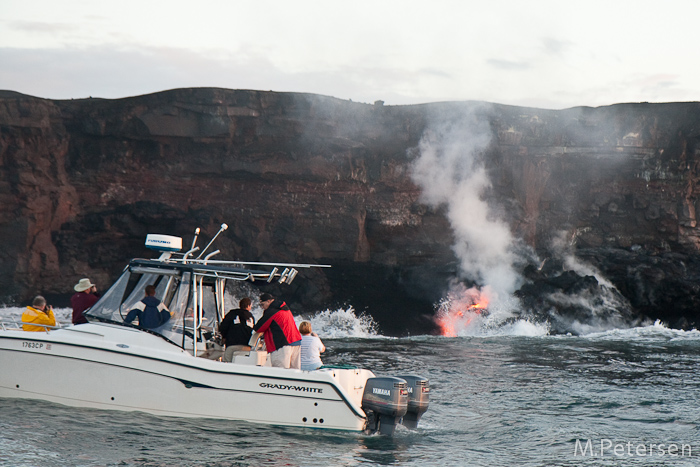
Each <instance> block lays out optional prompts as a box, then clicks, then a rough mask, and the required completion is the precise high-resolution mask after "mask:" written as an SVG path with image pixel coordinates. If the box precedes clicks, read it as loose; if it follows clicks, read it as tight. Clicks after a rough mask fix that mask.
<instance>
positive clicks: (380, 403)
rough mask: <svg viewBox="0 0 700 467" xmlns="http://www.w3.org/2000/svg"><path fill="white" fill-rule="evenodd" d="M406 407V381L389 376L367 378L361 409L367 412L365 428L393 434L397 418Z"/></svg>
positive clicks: (402, 414) (403, 412)
mask: <svg viewBox="0 0 700 467" xmlns="http://www.w3.org/2000/svg"><path fill="white" fill-rule="evenodd" d="M407 408H408V389H407V387H406V381H405V380H403V379H401V378H394V377H391V376H388V377H381V378H369V379H368V380H367V383H366V384H365V391H364V393H363V394H362V409H363V410H364V411H365V413H366V414H367V421H368V423H367V425H368V426H367V430H368V431H370V432H375V431H379V432H380V433H381V434H384V435H393V434H394V430H395V429H396V424H397V423H398V420H399V419H400V418H401V417H403V416H404V415H405V414H406V410H407Z"/></svg>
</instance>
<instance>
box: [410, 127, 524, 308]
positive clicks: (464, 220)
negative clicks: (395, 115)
mask: <svg viewBox="0 0 700 467" xmlns="http://www.w3.org/2000/svg"><path fill="white" fill-rule="evenodd" d="M490 141H491V131H490V128H489V126H488V122H487V121H486V120H485V119H483V118H482V119H479V118H478V117H477V116H475V115H474V114H469V115H466V116H464V117H463V118H460V119H455V120H454V121H452V122H449V123H444V124H442V125H439V126H437V127H434V128H432V129H431V130H428V131H426V132H425V133H424V135H423V137H422V138H421V141H420V143H419V145H418V148H417V151H418V152H419V157H417V159H416V160H415V161H414V164H413V171H412V177H413V180H414V181H415V182H416V184H418V185H419V186H420V187H421V189H422V190H423V193H422V201H424V202H425V203H426V204H428V205H430V206H433V207H441V206H445V207H446V214H447V217H448V220H449V221H450V224H451V225H452V228H453V230H454V236H455V244H454V245H453V249H454V252H455V254H456V255H457V257H458V258H459V260H460V268H461V272H462V274H463V277H464V278H468V279H471V280H473V281H474V282H476V283H477V284H479V285H480V286H482V287H484V288H483V290H482V291H483V292H485V293H487V294H488V295H489V300H490V301H491V303H495V302H497V301H498V297H505V296H508V295H510V294H512V293H513V292H514V291H515V290H517V288H518V287H519V283H520V282H521V279H520V275H519V274H518V273H516V271H515V270H514V267H513V263H514V261H515V259H516V257H515V253H514V251H513V247H512V246H513V244H514V242H513V237H512V235H511V232H510V229H509V227H508V224H507V223H506V222H505V221H503V220H502V219H500V218H499V217H498V216H497V214H496V213H495V212H494V210H493V209H492V208H491V207H490V206H489V204H488V203H487V202H486V201H485V199H484V194H485V192H486V190H488V188H490V186H491V182H490V180H489V178H488V174H487V172H486V169H485V167H484V164H483V159H482V155H483V153H484V151H485V149H486V148H487V147H488V145H489V143H490Z"/></svg>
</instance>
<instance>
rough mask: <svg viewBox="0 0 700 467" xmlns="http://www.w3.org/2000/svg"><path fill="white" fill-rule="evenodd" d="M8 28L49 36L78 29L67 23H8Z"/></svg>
mask: <svg viewBox="0 0 700 467" xmlns="http://www.w3.org/2000/svg"><path fill="white" fill-rule="evenodd" d="M7 26H8V27H9V28H11V29H15V30H17V31H26V32H31V33H47V34H53V33H57V32H69V31H73V30H75V29H76V26H74V25H71V24H67V23H46V22H42V21H8V22H7Z"/></svg>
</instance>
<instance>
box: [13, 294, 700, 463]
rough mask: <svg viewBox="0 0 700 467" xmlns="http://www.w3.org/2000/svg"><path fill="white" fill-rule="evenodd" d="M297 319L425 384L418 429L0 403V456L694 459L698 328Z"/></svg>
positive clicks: (372, 365) (338, 353)
mask: <svg viewBox="0 0 700 467" xmlns="http://www.w3.org/2000/svg"><path fill="white" fill-rule="evenodd" d="M57 311H58V315H59V318H60V319H61V320H64V321H65V320H67V317H68V310H57ZM19 312H21V310H19V309H16V308H6V309H4V310H0V315H1V316H5V317H6V316H18V313H19ZM310 318H311V319H312V324H313V326H314V329H315V330H316V331H317V332H318V333H319V335H320V336H321V338H322V339H323V340H324V342H325V344H326V346H327V348H328V351H327V352H326V354H324V355H323V359H324V362H325V363H328V364H353V365H357V366H361V367H366V368H369V369H372V370H373V371H374V372H375V373H376V374H377V375H398V374H402V373H404V374H406V373H410V374H420V375H423V376H426V377H428V378H429V379H430V384H431V402H430V408H429V410H428V412H427V413H426V414H425V415H424V417H423V418H422V420H421V423H420V425H419V429H418V430H416V431H409V430H407V429H405V428H403V427H399V428H398V429H397V432H396V434H395V436H394V437H391V438H389V437H385V436H381V435H363V434H357V433H349V432H325V431H321V430H312V429H297V428H284V427H274V426H262V425H255V424H251V423H243V422H234V421H222V420H205V419H177V418H161V417H156V416H152V415H148V414H142V413H122V412H110V411H99V410H88V409H76V408H70V407H64V406H61V405H55V404H50V403H45V402H37V401H28V400H15V399H0V465H1V466H12V467H20V466H27V467H29V466H31V467H40V466H47V467H48V466H51V467H53V466H86V467H87V466H211V467H215V466H216V467H223V466H355V465H401V466H404V465H409V466H410V465H415V466H426V465H429V466H509V467H511V466H580V465H583V466H601V465H603V466H606V465H608V466H628V465H629V466H660V465H668V466H696V465H700V408H699V403H698V397H699V396H700V376H699V375H698V372H699V370H700V332H698V331H678V330H672V329H668V328H666V327H664V326H663V325H661V324H659V323H656V324H653V325H649V326H644V327H638V328H631V329H613V330H607V331H602V332H597V333H592V334H588V335H583V336H568V335H559V336H551V335H548V334H547V332H546V329H542V328H538V327H536V326H535V327H534V328H533V326H527V325H524V324H523V325H520V326H510V327H508V328H503V329H498V330H494V332H493V333H492V334H488V333H483V332H481V333H479V335H478V336H469V335H462V336H461V337H440V336H414V337H406V338H389V337H383V336H382V335H381V334H380V333H379V332H378V331H377V330H376V326H374V324H373V323H372V321H371V319H368V318H367V317H357V316H356V315H355V313H354V311H353V310H336V311H331V310H327V311H325V312H322V313H319V314H317V315H315V316H312V317H310ZM0 371H1V369H0ZM27 371H31V369H28V370H27ZM231 403H232V404H235V403H236V401H235V400H232V401H231ZM674 446H675V449H674Z"/></svg>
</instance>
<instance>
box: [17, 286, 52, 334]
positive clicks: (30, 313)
mask: <svg viewBox="0 0 700 467" xmlns="http://www.w3.org/2000/svg"><path fill="white" fill-rule="evenodd" d="M22 323H28V324H22V329H24V330H25V331H34V332H36V331H46V330H47V329H50V328H47V327H46V326H56V317H55V316H54V314H53V307H52V306H51V305H46V299H45V298H44V297H42V296H41V295H37V296H36V297H34V300H32V306H28V307H27V309H26V310H24V313H22ZM35 325H36V326H35Z"/></svg>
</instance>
